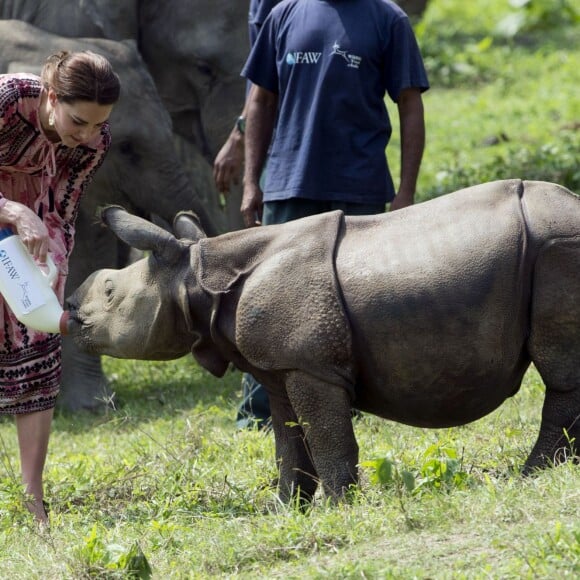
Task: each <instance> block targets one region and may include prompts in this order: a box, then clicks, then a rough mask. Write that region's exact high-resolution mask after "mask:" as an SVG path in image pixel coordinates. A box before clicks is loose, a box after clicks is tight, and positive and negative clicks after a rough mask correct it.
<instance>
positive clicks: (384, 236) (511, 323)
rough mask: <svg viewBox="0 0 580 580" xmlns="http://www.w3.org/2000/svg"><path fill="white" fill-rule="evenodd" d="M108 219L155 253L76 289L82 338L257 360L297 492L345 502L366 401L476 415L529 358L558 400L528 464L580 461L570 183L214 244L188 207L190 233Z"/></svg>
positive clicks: (119, 216) (446, 417)
mask: <svg viewBox="0 0 580 580" xmlns="http://www.w3.org/2000/svg"><path fill="white" fill-rule="evenodd" d="M103 220H104V222H105V223H106V224H107V225H108V226H109V227H110V228H111V229H112V230H113V231H114V232H115V234H116V235H117V236H118V237H119V238H121V239H122V240H124V241H125V242H127V243H128V244H130V245H131V246H133V247H135V248H138V249H141V250H149V251H151V254H150V255H149V256H148V257H147V258H144V259H143V260H141V261H139V262H136V263H134V264H133V265H131V266H129V267H128V268H125V269H123V270H120V271H115V270H102V271H99V272H96V273H94V274H93V275H92V276H91V277H89V278H88V279H87V280H86V281H85V282H84V283H83V284H82V286H80V288H79V289H78V290H77V291H76V292H75V293H74V294H73V295H72V296H70V297H69V299H68V306H69V307H70V310H71V319H70V323H69V331H70V333H71V337H72V339H73V340H74V342H75V343H76V344H77V345H78V346H79V348H81V349H83V350H85V351H87V352H90V353H93V354H106V355H110V356H114V357H121V358H136V359H159V360H164V359H171V358H176V357H179V356H182V355H184V354H185V353H187V352H189V351H191V352H192V354H193V356H194V357H195V358H196V360H197V361H198V362H199V363H200V364H201V365H202V366H204V367H205V368H206V369H208V370H209V371H210V372H212V373H213V374H215V375H217V376H222V375H223V374H224V373H225V371H226V369H227V367H228V365H229V364H230V363H233V364H234V365H235V366H236V367H238V368H239V369H241V370H243V371H249V372H251V373H252V374H253V375H254V376H255V377H256V378H257V379H258V380H259V381H261V382H262V383H263V384H264V385H265V387H266V389H267V391H268V394H269V397H270V401H271V409H272V420H273V428H274V433H275V438H276V453H277V457H278V461H279V463H280V494H281V496H282V498H283V499H289V498H291V497H292V496H293V495H295V494H296V493H300V494H301V496H302V497H304V498H310V497H311V496H312V494H313V493H314V492H315V490H316V487H317V483H318V482H322V484H323V486H324V489H325V491H326V493H327V494H329V495H330V496H331V497H335V498H338V497H341V496H342V495H343V494H344V492H345V490H346V489H347V488H348V487H349V486H350V485H351V484H353V483H355V482H356V480H357V463H358V447H357V443H356V440H355V437H354V433H353V428H352V421H351V415H350V410H351V406H353V405H354V406H356V407H357V408H358V409H361V410H362V411H366V412H369V413H374V414H375V415H378V416H380V417H384V418H386V419H390V420H393V421H399V422H403V423H407V424H409V425H416V426H420V427H433V428H436V427H449V426H454V425H462V424H464V423H468V422H470V421H474V420H476V419H478V418H480V417H483V416H484V415H486V414H487V413H489V412H491V411H493V410H494V409H496V408H497V407H498V406H499V405H500V404H501V403H502V402H503V401H504V400H505V399H506V398H508V397H510V396H512V395H514V394H515V393H516V392H517V391H518V389H519V387H520V383H521V380H522V377H523V375H524V373H525V371H526V369H527V368H528V366H529V365H530V363H531V362H533V363H534V364H535V366H536V367H537V369H538V371H539V373H540V374H541V376H542V379H543V381H544V383H545V385H546V397H545V402H544V409H543V415H542V423H541V427H540V433H539V436H538V440H537V443H536V444H535V446H534V448H533V450H532V451H531V453H530V455H529V457H528V459H527V461H526V464H525V466H524V472H525V473H529V472H531V471H533V470H534V469H536V468H540V467H544V466H547V465H551V464H553V463H559V462H561V461H563V460H565V459H567V458H568V457H569V456H571V455H576V458H577V452H578V448H577V446H576V444H575V443H573V442H572V441H573V440H574V439H576V441H578V440H580V419H579V416H580V366H579V365H578V364H577V363H576V358H577V353H578V351H579V350H580V325H579V321H580V307H579V306H578V301H577V299H576V296H577V290H578V287H579V282H580V268H579V266H580V200H579V199H578V197H576V196H575V195H573V194H572V193H570V192H569V191H567V190H566V189H564V188H563V187H560V186H558V185H554V184H549V183H543V182H522V181H519V180H508V181H499V182H493V183H488V184H483V185H478V186H475V187H472V188H468V189H464V190H461V191H458V192H455V193H453V194H449V195H447V196H443V197H440V198H438V199H435V200H432V201H428V202H425V203H422V204H418V205H415V206H413V207H410V208H407V209H403V210H400V211H397V212H394V213H389V214H385V215H382V216H369V217H344V216H343V214H342V213H341V212H331V213H328V214H322V215H320V216H312V217H308V218H304V219H302V220H297V221H294V222H289V223H287V224H283V225H277V226H264V227H261V228H256V229H250V230H244V231H240V232H233V233H230V234H225V235H222V236H218V237H216V238H204V237H203V236H200V234H199V233H198V232H197V230H196V228H195V224H194V223H193V222H192V221H190V220H189V219H188V217H187V215H180V216H179V217H178V219H177V220H176V223H175V226H174V229H175V233H176V237H173V236H172V235H171V234H169V233H167V232H166V231H164V230H161V229H159V228H157V227H156V226H154V225H152V224H150V223H148V222H146V221H144V220H141V219H140V218H136V217H134V216H131V215H130V214H128V213H127V212H125V211H124V210H122V208H108V209H106V210H105V211H104V212H103ZM564 430H566V433H567V436H566V435H565V431H564Z"/></svg>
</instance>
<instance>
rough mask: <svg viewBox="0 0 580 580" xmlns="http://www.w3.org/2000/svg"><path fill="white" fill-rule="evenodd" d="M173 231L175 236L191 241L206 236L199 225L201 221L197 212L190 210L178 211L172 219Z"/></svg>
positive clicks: (197, 240) (196, 240)
mask: <svg viewBox="0 0 580 580" xmlns="http://www.w3.org/2000/svg"><path fill="white" fill-rule="evenodd" d="M173 231H174V232H175V237H177V238H185V239H186V240H191V241H192V242H199V240H201V239H202V238H206V237H207V236H206V234H205V232H204V231H203V229H202V227H201V222H200V220H199V217H198V216H197V214H195V213H193V212H192V211H180V212H179V213H178V214H177V215H176V216H175V219H174V220H173Z"/></svg>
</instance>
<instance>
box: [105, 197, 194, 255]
mask: <svg viewBox="0 0 580 580" xmlns="http://www.w3.org/2000/svg"><path fill="white" fill-rule="evenodd" d="M101 221H102V222H103V223H104V224H105V225H106V226H107V227H109V228H110V229H111V230H112V231H113V233H114V234H115V235H116V236H117V237H118V238H119V239H120V240H122V241H123V242H125V243H126V244H129V245H130V246H131V247H132V248H137V249H138V250H142V251H150V252H153V254H154V255H155V256H156V257H158V258H160V259H161V260H163V261H165V262H168V263H170V264H173V263H174V262H176V261H177V260H179V258H180V257H181V255H182V253H183V246H182V245H181V244H180V243H179V242H178V241H177V239H176V238H175V237H174V236H172V235H171V234H170V233H169V232H166V231H165V230H164V229H163V228H160V227H159V226H157V225H155V224H154V223H151V222H149V221H147V220H145V219H143V218H140V217H138V216H135V215H132V214H130V213H129V212H128V211H127V210H125V209H124V208H123V207H121V206H118V205H109V206H107V207H104V208H103V209H102V210H101Z"/></svg>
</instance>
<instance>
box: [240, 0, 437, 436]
mask: <svg viewBox="0 0 580 580" xmlns="http://www.w3.org/2000/svg"><path fill="white" fill-rule="evenodd" d="M242 74H243V75H244V76H245V77H246V78H247V79H248V80H249V81H251V83H252V84H253V89H252V91H251V93H250V95H249V96H248V102H247V104H246V111H247V130H246V133H245V172H244V194H243V199H242V207H241V212H242V215H243V219H244V223H245V224H246V226H248V227H251V226H255V225H259V224H261V223H263V224H264V225H268V224H277V223H283V222H286V221H289V220H292V219H297V218H300V217H305V216H307V215H312V214H315V213H321V212H324V211H330V210H333V209H342V210H343V211H344V212H345V213H346V214H350V215H362V214H373V213H382V212H383V211H384V210H385V205H386V203H389V202H390V204H391V210H396V209H400V208H403V207H406V206H408V205H411V204H412V203H413V202H414V195H415V187H416V183H417V176H418V172H419V167H420V164H421V158H422V155H423V149H424V144H425V125H424V114H423V102H422V97H421V94H422V92H423V91H425V90H427V89H428V87H429V83H428V80H427V75H426V73H425V69H424V66H423V61H422V58H421V55H420V51H419V48H418V46H417V43H416V39H415V36H414V34H413V31H412V28H411V26H410V23H409V20H408V18H407V16H406V14H405V13H404V12H403V11H402V10H401V9H400V8H399V7H398V6H397V5H396V4H394V3H393V2H391V1H390V0H334V1H328V0H327V1H322V0H284V1H283V2H281V3H280V4H279V5H278V6H276V7H275V8H273V9H272V11H271V13H270V15H269V17H268V18H267V19H266V21H265V22H264V24H263V27H262V30H261V31H260V34H259V36H258V38H257V40H256V42H255V44H254V47H253V49H252V51H251V53H250V56H249V58H248V61H247V63H246V66H245V67H244V70H243V72H242ZM386 94H388V96H389V97H390V98H391V99H392V100H393V101H394V102H395V103H396V104H397V109H398V114H399V119H400V128H401V129H400V131H401V175H400V182H399V188H398V190H397V191H395V187H394V184H393V180H392V177H391V175H390V172H389V169H388V165H387V160H386V157H385V148H386V146H387V143H388V142H389V139H390V136H391V131H392V128H391V123H390V120H389V116H388V113H387V109H386V106H385V103H384V99H385V95H386ZM266 157H267V158H268V170H267V174H266V179H265V184H264V186H263V190H262V187H261V185H260V177H261V175H262V171H263V168H264V165H265V162H266ZM245 380H246V383H247V384H249V386H250V392H248V393H246V394H245V397H244V403H243V405H242V408H240V412H239V415H238V424H239V425H240V426H243V422H244V421H245V422H246V423H247V422H251V421H253V420H254V419H255V422H256V423H257V425H258V426H261V425H263V424H264V422H265V421H266V420H267V417H268V416H269V409H268V410H267V414H266V413H265V412H264V409H263V402H262V398H263V397H264V392H263V388H262V387H261V386H259V385H257V384H255V382H254V384H252V381H251V378H250V377H248V376H246V377H245ZM255 402H259V406H260V407H262V408H261V410H260V411H261V412H260V413H257V412H256V409H255V407H256V405H255V404H254V403H255ZM248 403H249V404H248Z"/></svg>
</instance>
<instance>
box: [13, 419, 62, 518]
mask: <svg viewBox="0 0 580 580" xmlns="http://www.w3.org/2000/svg"><path fill="white" fill-rule="evenodd" d="M53 414H54V409H47V410H46V411H39V412H37V413H29V414H26V415H16V430H17V432H18V445H19V447H20V464H21V468H22V481H23V482H24V486H25V490H26V493H28V494H30V495H31V496H32V498H33V501H32V502H30V503H28V504H27V507H28V509H29V510H30V512H31V513H32V514H33V515H34V516H35V517H36V519H37V520H38V521H40V522H48V515H47V513H46V510H45V509H44V505H43V503H42V500H43V486H42V474H43V471H44V463H45V461H46V453H47V451H48V439H49V437H50V426H51V423H52V416H53Z"/></svg>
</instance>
